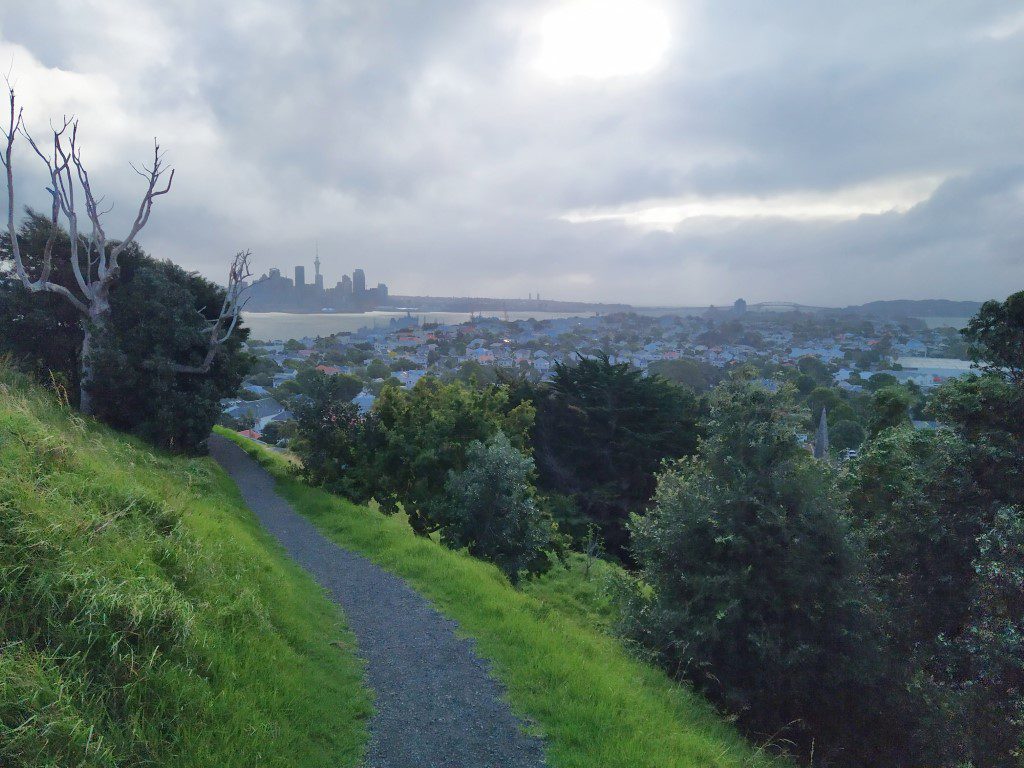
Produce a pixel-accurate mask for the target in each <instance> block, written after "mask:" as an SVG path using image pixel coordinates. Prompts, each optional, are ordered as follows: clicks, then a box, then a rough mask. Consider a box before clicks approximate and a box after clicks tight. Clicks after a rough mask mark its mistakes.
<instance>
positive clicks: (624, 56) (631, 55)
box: [536, 0, 670, 80]
mask: <svg viewBox="0 0 1024 768" xmlns="http://www.w3.org/2000/svg"><path fill="white" fill-rule="evenodd" d="M669 43H670V34H669V17H668V14H667V13H666V12H665V10H664V9H663V8H662V7H661V6H660V5H659V4H658V3H656V2H651V1H650V0H566V1H565V2H563V3H561V4H559V5H557V6H556V7H555V8H553V9H551V10H549V11H547V12H546V13H544V15H543V16H542V17H541V19H540V51H539V55H538V56H537V59H536V66H537V68H538V69H539V70H540V71H541V72H543V73H544V74H545V75H547V76H548V77H551V78H555V79H565V78H588V79H594V80H602V79H607V78H612V77H621V76H627V75H640V74H644V73H646V72H650V71H651V70H653V69H655V68H656V67H657V66H658V64H660V63H661V61H662V59H663V58H664V56H665V53H666V52H667V51H668V48H669Z"/></svg>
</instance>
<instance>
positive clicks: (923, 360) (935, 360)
mask: <svg viewBox="0 0 1024 768" xmlns="http://www.w3.org/2000/svg"><path fill="white" fill-rule="evenodd" d="M896 362H897V363H899V364H900V365H902V366H903V367H904V368H932V369H941V370H944V371H969V370H971V365H972V363H971V361H970V360H958V359H956V358H954V357H900V358H898V359H897V360H896Z"/></svg>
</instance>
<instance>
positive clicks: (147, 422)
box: [0, 211, 250, 452]
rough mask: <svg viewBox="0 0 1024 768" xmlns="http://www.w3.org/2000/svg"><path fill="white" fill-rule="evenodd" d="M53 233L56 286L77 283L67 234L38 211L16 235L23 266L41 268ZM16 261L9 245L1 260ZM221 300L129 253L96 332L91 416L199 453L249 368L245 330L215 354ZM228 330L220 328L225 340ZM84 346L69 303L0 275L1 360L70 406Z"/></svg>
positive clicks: (133, 248) (166, 267) (177, 272)
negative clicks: (7, 358) (6, 357)
mask: <svg viewBox="0 0 1024 768" xmlns="http://www.w3.org/2000/svg"><path fill="white" fill-rule="evenodd" d="M51 235H53V240H52V242H51V254H52V260H53V265H52V269H51V273H50V276H49V280H50V281H51V282H54V283H58V284H65V283H66V284H68V285H71V284H73V282H74V277H73V276H72V275H71V268H70V266H69V264H70V261H69V257H70V238H69V236H68V235H67V233H66V232H63V231H61V230H59V229H58V230H57V231H56V233H54V232H53V224H52V222H51V221H50V220H49V219H48V218H47V217H45V216H41V215H39V214H36V213H33V212H31V211H29V213H28V216H27V218H26V220H25V221H24V223H23V224H22V226H21V228H20V229H19V231H18V240H19V243H20V244H21V246H22V248H21V251H22V256H23V259H24V260H25V261H26V268H27V269H29V270H37V269H39V265H38V263H37V260H36V259H35V258H34V257H32V256H31V254H39V253H41V252H42V249H43V248H44V247H45V244H46V242H47V241H48V240H49V239H50V237H51ZM83 247H84V246H83ZM11 258H12V256H11V245H10V238H7V239H5V241H4V245H3V250H0V261H6V262H8V263H9V262H10V259H11ZM0 274H5V273H3V272H0ZM224 298H225V292H224V289H222V288H220V287H218V286H216V285H214V284H213V283H210V282H209V281H207V280H205V279H203V278H201V277H199V276H197V275H194V274H191V273H188V272H185V271H184V270H182V269H181V268H179V267H176V266H174V265H172V264H171V263H170V262H159V261H157V260H155V259H153V258H151V257H150V256H148V255H146V254H145V252H143V251H142V249H141V248H139V247H138V246H137V245H135V244H132V245H130V246H128V247H126V248H125V249H124V250H123V251H122V252H121V254H120V256H119V260H118V279H117V281H116V282H114V283H113V284H112V286H111V287H110V290H109V293H108V296H107V301H108V303H109V308H110V311H109V314H108V316H107V317H106V319H105V321H104V323H103V327H102V330H94V333H93V341H92V349H93V352H92V355H91V360H92V375H91V380H90V382H89V384H88V385H87V386H86V387H85V388H84V391H86V392H87V393H88V394H89V395H90V397H91V410H92V413H93V414H94V415H96V416H97V417H98V418H100V419H102V420H103V421H105V422H107V423H108V424H110V425H112V426H114V427H117V428H118V429H122V430H125V431H127V432H132V433H135V434H138V435H140V436H143V437H145V438H146V439H149V440H151V441H152V442H154V443H155V444H157V445H161V446H163V447H166V448H169V449H172V450H180V451H185V452H196V451H199V450H202V448H203V445H204V442H205V440H206V436H207V435H208V434H209V430H210V427H211V426H212V425H213V423H214V422H215V420H216V419H217V415H218V413H219V411H220V407H219V401H220V399H222V398H224V397H230V396H232V395H233V394H234V393H235V392H236V391H237V389H238V386H239V384H240V383H241V380H242V377H243V376H244V374H245V371H246V370H247V367H248V365H249V364H250V357H249V356H248V355H246V354H245V353H244V352H243V351H242V349H241V347H242V344H243V342H244V340H245V338H246V336H247V335H248V331H247V329H245V328H243V327H241V326H240V325H239V326H237V327H236V328H235V329H234V333H232V334H230V335H228V337H227V338H226V339H224V341H223V343H222V344H219V345H216V349H215V350H214V351H215V354H212V355H211V354H210V353H211V344H210V338H211V335H210V331H211V324H212V323H214V322H216V320H217V318H218V313H219V311H220V309H221V308H222V306H223V304H224ZM226 330H227V329H226V328H225V327H223V326H221V327H220V328H219V329H218V330H217V336H218V338H220V337H221V336H222V335H224V333H225V332H226ZM82 338H83V332H82V318H81V316H80V313H79V312H78V311H77V310H76V309H75V308H74V307H73V306H72V305H71V304H69V303H68V302H67V301H65V300H64V299H63V298H61V297H60V296H58V295H56V294H53V293H50V292H36V293H30V292H28V291H27V290H25V288H24V286H23V285H22V283H21V282H20V281H15V280H12V279H10V277H9V275H8V276H7V277H6V278H5V277H0V353H3V354H10V355H11V356H12V357H13V358H14V359H15V360H16V361H18V362H19V363H20V364H22V365H23V366H24V367H26V368H27V369H28V370H29V371H31V372H32V373H34V374H35V375H36V376H37V377H38V378H39V379H40V380H41V381H43V382H44V383H48V384H53V383H55V384H57V385H58V386H60V387H61V389H62V390H64V391H65V392H66V393H67V396H68V399H69V400H70V401H71V402H72V403H76V402H77V399H78V397H79V395H80V392H81V391H82V387H81V386H80V385H81V380H80V371H81V366H80V361H79V351H80V349H81V345H82ZM183 368H184V369H186V370H185V371H183V370H182V369H183Z"/></svg>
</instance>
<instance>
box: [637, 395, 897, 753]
mask: <svg viewBox="0 0 1024 768" xmlns="http://www.w3.org/2000/svg"><path fill="white" fill-rule="evenodd" d="M798 426H799V416H798V412H797V410H796V408H795V406H794V404H793V402H792V400H791V398H790V396H789V394H788V392H786V391H783V393H781V394H772V393H770V392H767V391H765V390H764V389H762V388H759V387H756V386H754V385H752V384H749V383H746V382H743V381H732V382H730V383H727V384H723V385H721V386H719V387H718V388H717V389H716V390H715V391H714V392H713V393H712V396H711V412H710V416H709V418H708V423H707V438H706V439H705V440H703V441H702V442H701V445H700V448H699V450H698V452H697V455H696V456H694V457H690V458H686V459H682V460H680V461H677V462H675V463H673V464H671V465H669V466H668V467H667V468H666V469H665V470H664V471H663V472H661V473H660V474H659V476H658V487H657V491H656V493H655V496H654V500H653V503H652V506H651V508H650V510H649V511H648V513H647V514H646V515H643V516H640V515H634V516H633V518H632V520H631V522H630V529H631V531H632V534H633V536H632V544H631V547H632V551H633V554H634V557H635V559H636V562H637V564H638V565H639V573H638V582H639V584H640V585H642V586H641V587H640V588H639V589H637V590H636V591H635V592H633V593H632V594H631V596H630V599H628V600H627V602H626V606H625V613H624V615H625V623H624V628H625V630H626V631H627V633H628V634H629V636H631V637H632V638H634V639H635V640H637V641H638V642H639V643H641V644H642V645H643V646H644V647H646V648H648V649H650V650H651V651H652V652H653V653H654V654H655V656H656V658H657V659H658V660H659V661H660V662H661V664H662V665H664V666H665V667H666V668H667V669H669V670H670V671H671V672H673V673H675V674H676V675H678V676H680V677H683V678H685V679H687V680H690V681H692V682H693V683H694V684H695V685H696V686H697V687H698V688H699V689H700V690H701V691H703V692H704V693H705V694H706V695H708V696H709V697H710V698H711V699H712V700H713V701H714V702H716V703H717V704H718V705H719V706H721V707H723V708H724V709H726V710H727V711H729V712H731V713H734V714H735V715H737V716H738V718H739V722H740V724H741V725H742V726H743V728H744V730H746V731H747V732H748V733H750V734H753V735H754V736H755V737H756V738H757V739H759V740H764V739H771V738H781V739H786V740H789V741H790V742H792V743H793V744H794V745H796V748H797V750H798V751H799V752H800V753H802V754H804V755H806V754H808V753H809V752H810V751H811V749H812V748H813V747H812V745H816V755H817V756H818V758H819V759H820V758H822V757H824V756H834V755H837V754H840V753H842V752H844V751H851V750H855V752H856V756H855V759H851V760H850V761H849V763H848V764H862V765H863V764H873V763H874V764H880V763H879V762H877V760H876V759H875V757H873V754H874V752H875V751H877V744H878V740H879V739H881V740H883V741H884V740H885V739H886V738H887V737H888V729H887V728H885V727H884V723H882V722H881V720H882V718H880V717H877V716H876V715H875V713H874V710H872V709H871V707H865V706H863V702H862V701H859V700H858V699H859V697H863V696H868V695H870V694H869V693H868V692H869V691H870V690H872V685H873V682H872V681H874V680H877V679H878V677H879V675H878V673H877V671H875V670H873V669H872V666H871V663H872V662H871V658H872V653H871V642H870V635H869V634H868V633H867V630H866V628H865V624H864V622H865V618H864V612H863V611H862V609H861V606H860V605H859V604H858V602H857V600H856V580H855V576H856V564H855V553H854V551H853V550H852V548H851V546H850V544H849V542H848V539H847V536H846V529H845V524H844V522H843V518H844V512H845V506H844V501H843V498H842V494H841V493H840V492H839V490H838V489H837V487H836V484H835V479H834V477H833V475H832V473H831V470H830V469H829V468H828V466H827V465H825V464H822V463H821V462H816V461H814V460H813V459H812V458H811V457H810V456H809V455H808V454H807V452H806V451H804V450H803V449H802V448H801V447H800V446H799V445H798V444H797V442H796V440H795V437H794V431H795V430H796V429H797V428H798ZM873 698H874V699H876V701H874V702H873V703H874V704H876V705H877V704H878V703H879V701H877V697H873ZM866 721H871V725H870V727H869V726H868V725H867V723H866ZM868 730H872V731H874V733H873V735H872V736H871V738H870V740H868V739H866V736H865V733H864V731H868ZM850 731H855V732H856V733H855V736H854V738H850V735H851V734H850ZM858 741H860V742H861V743H860V744H857V743H856V742H858ZM869 742H870V743H869Z"/></svg>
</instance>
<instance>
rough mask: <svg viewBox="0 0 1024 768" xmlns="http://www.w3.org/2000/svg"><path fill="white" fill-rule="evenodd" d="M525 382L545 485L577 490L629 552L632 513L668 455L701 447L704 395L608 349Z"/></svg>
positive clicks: (611, 540)
mask: <svg viewBox="0 0 1024 768" xmlns="http://www.w3.org/2000/svg"><path fill="white" fill-rule="evenodd" d="M524 387H525V388H522V389H520V390H518V391H517V392H516V394H515V395H514V398H515V397H518V398H519V399H522V400H532V401H533V403H534V405H535V406H536V408H537V422H536V427H535V428H534V431H533V442H534V448H535V457H536V461H537V468H538V471H539V478H540V483H541V487H542V488H544V489H545V490H548V491H552V492H555V493H560V494H565V495H569V496H571V497H572V498H573V500H574V501H575V503H576V507H577V508H578V510H579V511H580V512H581V513H582V514H584V515H586V516H587V517H588V518H590V519H591V520H592V521H593V522H594V523H595V524H596V525H597V526H598V528H599V529H600V532H601V536H602V537H603V539H604V541H605V544H606V546H607V549H608V551H609V553H611V554H614V555H617V556H625V555H626V554H627V551H626V541H627V536H628V534H627V531H626V521H627V520H628V518H629V514H630V513H631V512H639V511H641V510H642V509H643V507H644V505H645V504H646V503H647V501H648V500H649V499H650V497H651V494H652V493H653V491H654V486H655V478H654V476H655V472H657V470H658V467H659V466H660V464H661V462H662V461H663V460H664V459H671V458H679V457H681V456H686V455H687V454H690V453H692V452H693V451H694V449H695V448H696V445H697V435H698V429H697V417H698V415H699V413H700V407H701V405H700V401H699V399H698V398H697V396H696V395H694V393H693V392H692V391H691V390H689V389H686V388H683V387H679V386H676V385H674V384H671V383H669V382H668V381H666V380H665V379H662V378H660V377H658V376H650V377H645V376H644V375H643V374H642V373H641V372H640V371H638V370H636V369H634V368H631V367H630V366H628V365H626V364H625V363H612V362H610V360H609V359H608V357H607V356H605V355H601V356H598V357H596V358H579V359H578V360H577V362H576V364H575V365H565V364H561V363H559V364H558V365H557V366H556V368H555V376H554V380H553V381H552V382H551V384H550V385H546V384H542V385H539V386H533V387H530V386H528V385H524Z"/></svg>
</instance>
